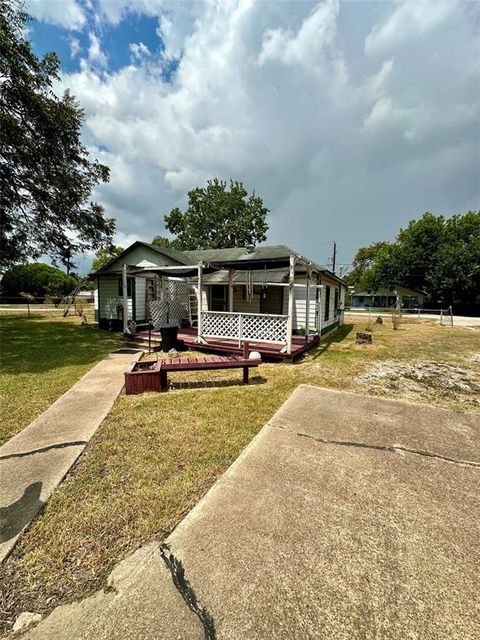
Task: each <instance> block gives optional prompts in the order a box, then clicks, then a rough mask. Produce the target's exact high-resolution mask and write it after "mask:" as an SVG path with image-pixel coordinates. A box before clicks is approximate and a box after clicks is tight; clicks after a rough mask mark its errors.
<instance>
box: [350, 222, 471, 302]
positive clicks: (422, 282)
mask: <svg viewBox="0 0 480 640" xmlns="http://www.w3.org/2000/svg"><path fill="white" fill-rule="evenodd" d="M378 244H380V243H376V245H371V246H370V247H366V248H364V249H361V250H359V252H357V255H359V253H360V252H363V251H367V252H368V250H369V249H373V259H372V260H371V261H370V262H369V263H368V266H367V268H366V269H365V270H364V272H363V274H362V278H361V283H362V287H361V288H365V289H367V291H370V292H373V291H376V290H377V289H379V288H380V287H392V286H394V285H402V286H405V287H409V288H411V289H415V290H419V291H423V292H424V293H425V294H426V296H427V301H428V302H430V303H433V304H438V303H441V304H443V305H449V304H455V305H458V304H460V305H467V306H468V305H475V304H480V211H469V212H468V213H465V214H463V215H460V214H457V215H453V216H451V217H450V218H445V217H444V216H436V215H434V214H433V213H430V212H427V213H425V214H424V215H423V216H422V217H421V218H419V219H418V220H412V221H411V222H410V223H409V224H408V226H407V227H406V228H405V229H401V230H400V232H399V233H398V235H397V237H396V238H395V240H394V242H392V243H383V246H382V247H380V248H379V250H378V251H375V249H374V247H376V246H377V245H378Z"/></svg>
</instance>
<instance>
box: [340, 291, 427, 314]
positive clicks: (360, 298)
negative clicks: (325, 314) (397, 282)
mask: <svg viewBox="0 0 480 640" xmlns="http://www.w3.org/2000/svg"><path fill="white" fill-rule="evenodd" d="M389 307H397V308H399V309H421V308H422V307H423V293H421V292H420V291H414V290H413V289H407V288H406V287H400V286H396V287H393V288H392V289H387V288H383V289H379V290H378V291H376V292H375V293H371V292H368V291H354V293H352V309H371V308H377V309H387V308H389Z"/></svg>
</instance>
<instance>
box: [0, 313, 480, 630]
mask: <svg viewBox="0 0 480 640" xmlns="http://www.w3.org/2000/svg"><path fill="white" fill-rule="evenodd" d="M360 320H361V321H360V323H358V324H357V325H356V326H354V325H353V324H350V325H347V326H344V327H342V328H341V329H340V330H339V331H338V332H337V333H335V334H333V335H330V336H329V337H326V338H325V339H324V341H323V342H322V344H321V345H320V346H318V347H317V348H316V349H314V350H312V351H311V352H310V353H309V354H308V355H307V356H306V357H305V358H303V359H302V360H301V361H300V362H299V363H297V364H285V363H281V364H280V363H275V364H270V363H265V364H263V365H262V366H261V367H259V368H258V369H254V370H252V372H251V374H252V380H253V381H254V382H255V384H252V385H249V386H248V387H245V386H242V385H241V384H238V383H239V381H240V377H241V372H240V371H236V370H233V371H207V372H181V373H178V374H175V375H173V376H171V380H172V381H173V390H171V391H169V392H168V393H163V394H145V395H142V396H121V397H119V399H118V400H117V402H116V404H115V406H114V408H113V410H112V411H111V413H110V414H109V416H108V417H107V418H106V420H105V421H104V422H103V424H102V426H101V427H100V429H99V430H98V431H97V433H96V435H95V436H94V438H93V439H92V441H91V443H90V445H89V446H88V447H87V449H86V451H85V453H84V455H83V456H82V457H81V459H80V461H79V462H78V464H77V465H76V467H75V468H74V469H73V471H72V472H71V473H70V474H69V476H68V477H67V479H66V480H65V482H64V483H63V484H62V485H61V486H60V487H59V488H58V490H57V491H55V493H54V495H53V496H52V498H51V500H50V501H49V503H48V504H47V506H46V508H45V509H44V511H43V513H42V514H41V515H40V516H39V517H38V518H36V520H35V521H34V522H33V524H32V526H31V527H30V529H29V530H28V531H27V533H26V534H25V535H23V536H22V538H21V540H20V542H19V544H18V546H17V547H16V549H15V550H14V552H13V555H12V556H11V558H10V559H9V561H8V562H7V563H6V565H5V567H4V580H3V587H2V588H1V589H0V610H2V611H3V612H4V613H3V622H4V624H8V623H11V622H12V621H13V620H14V618H15V616H16V615H18V613H20V612H21V611H23V610H30V611H40V612H47V611H48V610H50V609H52V608H53V607H54V606H55V605H56V604H58V603H59V602H64V601H67V600H71V599H75V598H79V597H81V596H83V595H85V594H86V593H87V592H89V591H92V590H94V589H96V588H98V587H99V586H100V585H101V584H102V581H103V580H104V578H105V576H106V575H108V573H109V572H110V571H111V569H112V567H113V566H114V565H115V564H116V563H117V562H118V561H119V560H121V559H122V558H124V557H125V556H126V555H128V553H130V552H131V551H132V550H133V549H135V548H136V547H138V546H139V545H141V544H142V543H144V542H145V541H147V540H149V539H151V538H158V539H163V538H164V537H166V535H167V534H168V532H170V531H171V530H172V529H173V528H174V527H175V525H176V524H177V523H178V522H179V521H180V520H181V519H182V517H183V516H184V514H185V513H186V512H187V511H188V510H189V509H191V508H192V506H193V505H194V504H195V503H196V502H197V501H198V500H199V498H200V497H201V496H202V495H204V493H205V492H206V491H207V490H208V489H209V487H210V486H211V485H212V484H213V483H214V481H215V479H216V478H218V476H220V475H221V474H222V473H223V472H224V471H225V469H226V468H227V467H228V466H229V465H230V464H231V463H232V462H233V461H234V460H235V459H236V457H237V456H238V454H239V453H240V452H241V450H242V449H243V448H244V447H245V446H246V445H247V444H248V443H249V442H250V440H251V439H252V437H253V436H254V435H255V434H256V433H257V432H258V430H259V429H260V428H261V427H262V425H263V424H265V422H266V421H267V420H268V419H269V418H270V417H271V416H272V415H273V413H275V411H276V410H277V409H278V407H279V406H280V404H281V403H282V402H283V401H284V400H286V398H287V397H288V396H289V395H290V393H291V392H292V390H293V389H294V388H295V387H296V386H297V385H298V384H301V383H308V384H313V385H318V386H325V387H331V388H337V389H348V390H358V389H359V388H360V387H359V382H358V380H356V379H357V378H358V376H361V375H362V374H364V373H365V372H367V371H369V370H371V369H372V366H374V365H375V363H377V362H380V361H385V360H386V359H389V360H393V361H395V362H400V363H405V362H407V361H408V362H412V360H416V361H425V360H428V361H435V362H442V363H447V364H452V365H453V364H455V363H456V362H457V361H458V359H459V358H462V359H463V360H462V366H464V367H465V368H468V367H469V366H471V367H476V366H477V364H476V363H475V362H474V361H473V360H471V358H472V355H473V354H474V353H476V352H477V353H478V338H479V337H480V332H473V331H468V330H465V329H460V328H455V327H454V328H453V329H452V328H448V327H439V326H438V325H434V324H429V323H424V322H422V323H419V324H415V323H409V324H405V325H402V326H401V327H400V329H399V330H397V331H394V330H393V329H392V327H391V324H386V325H376V326H375V327H374V329H373V339H374V344H373V345H372V346H364V347H361V346H356V345H355V344H354V337H355V331H356V330H362V328H363V325H364V321H363V319H360ZM153 357H154V356H153ZM469 358H470V360H469ZM468 363H470V364H468ZM212 384H216V385H217V386H215V387H212ZM181 385H184V386H185V385H190V388H189V389H185V388H180V387H181ZM194 385H196V386H197V387H198V388H192V387H193V386H194ZM372 386H373V388H372V389H369V391H371V392H373V393H382V394H386V395H391V396H392V395H393V396H394V397H397V392H396V390H389V389H385V388H384V387H382V386H381V385H380V384H378V385H376V383H375V382H374V383H373V385H372ZM363 388H365V387H363ZM411 399H413V400H417V401H420V402H421V401H424V399H423V397H422V396H421V394H418V395H416V396H415V395H414V397H413V398H411ZM429 399H430V400H431V402H432V403H434V404H436V405H437V406H442V407H447V408H455V409H458V410H462V411H472V412H478V413H480V409H479V408H478V406H473V405H472V404H471V405H468V406H467V405H465V404H464V403H463V402H462V400H461V399H458V398H455V397H450V396H449V397H445V395H444V394H442V393H440V392H438V390H433V392H432V395H431V397H430V398H429Z"/></svg>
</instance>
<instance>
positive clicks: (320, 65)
mask: <svg viewBox="0 0 480 640" xmlns="http://www.w3.org/2000/svg"><path fill="white" fill-rule="evenodd" d="M26 4H27V9H28V10H29V12H30V14H31V15H32V16H33V17H34V18H35V21H34V22H33V23H32V24H31V30H30V36H31V38H32V41H33V44H34V48H35V50H36V51H37V53H44V52H46V51H48V50H55V51H57V53H58V54H59V56H60V59H61V62H62V85H63V87H70V88H71V89H72V91H73V93H74V94H75V95H76V96H77V98H78V100H79V101H80V103H81V104H82V106H83V107H84V108H85V111H86V122H85V128H84V134H83V135H84V141H85V144H86V145H87V146H88V148H89V149H90V150H91V152H92V154H93V155H94V156H95V157H97V158H98V159H99V160H100V161H102V162H105V163H106V164H108V165H109V166H110V168H111V182H110V183H109V184H108V185H105V186H102V187H100V188H98V189H97V191H96V193H95V197H96V198H97V199H98V200H99V201H100V202H101V203H102V204H104V206H105V209H106V211H107V213H108V215H109V216H113V217H115V218H116V219H117V225H118V235H117V241H118V243H120V244H123V245H126V244H127V243H129V242H131V241H133V240H135V239H141V240H146V241H150V240H151V239H152V237H153V236H154V235H156V234H159V233H160V234H162V233H165V232H164V227H163V215H164V214H165V213H167V212H168V211H169V210H170V209H171V208H172V207H173V206H181V207H182V206H183V205H185V203H186V192H187V191H188V189H190V188H192V187H195V186H197V185H201V184H204V183H205V181H206V180H207V179H209V178H212V177H220V178H225V179H229V178H233V179H237V180H242V181H243V182H244V183H245V185H246V186H247V188H248V189H249V190H253V189H255V190H256V192H257V193H258V194H259V195H261V196H262V197H263V199H264V201H265V203H266V205H267V206H268V207H269V208H270V209H271V214H270V220H269V223H270V232H269V238H268V242H269V243H271V244H272V243H285V244H288V245H290V246H291V247H293V248H295V249H297V250H298V251H300V252H302V253H304V254H305V255H307V256H309V257H311V258H312V259H315V260H317V261H318V262H320V263H322V264H326V263H327V261H328V259H329V256H330V254H331V246H332V241H333V240H336V241H337V244H338V254H339V261H340V262H341V263H346V264H347V263H349V262H350V261H351V259H352V256H353V254H354V252H355V250H356V249H357V248H358V247H360V246H363V245H365V244H369V243H371V242H374V241H376V240H381V239H391V238H392V237H393V236H394V235H395V233H396V232H397V231H398V229H399V227H400V226H402V225H405V224H406V223H407V222H408V220H410V219H412V218H415V217H418V216H420V215H421V214H422V213H423V212H424V211H426V210H429V211H433V212H435V213H443V214H446V215H450V214H453V213H456V212H464V211H466V210H468V209H473V208H475V209H477V208H479V200H480V197H479V170H480V154H479V128H480V127H479V115H480V113H479V112H480V84H479V76H480V65H479V60H480V45H479V43H480V38H479V36H480V3H478V2H466V1H461V2H457V1H455V0H451V1H448V2H443V1H442V0H426V1H422V0H415V1H414V2H410V1H403V0H397V1H392V2H386V1H382V2H368V1H361V0H357V1H351V2H338V1H337V0H323V1H321V2H299V1H296V2H288V1H280V0H276V1H262V2H253V1H251V0H238V1H233V0H232V1H228V0H217V1H213V0H211V1H208V2H204V3H200V2H193V3H189V2H174V3H172V2H167V1H164V0H27V3H26Z"/></svg>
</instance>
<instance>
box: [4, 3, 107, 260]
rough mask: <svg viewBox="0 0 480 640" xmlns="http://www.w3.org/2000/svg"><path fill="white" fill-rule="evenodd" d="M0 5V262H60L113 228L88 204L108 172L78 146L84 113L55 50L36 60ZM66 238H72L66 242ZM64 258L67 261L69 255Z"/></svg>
mask: <svg viewBox="0 0 480 640" xmlns="http://www.w3.org/2000/svg"><path fill="white" fill-rule="evenodd" d="M20 6H21V5H19V3H17V2H13V1H12V0H0V76H1V82H0V218H1V219H0V244H1V256H0V265H1V266H3V267H5V266H10V265H12V264H14V263H16V262H22V261H26V260H28V259H31V258H38V257H39V256H40V255H42V254H49V255H51V256H52V258H59V259H60V260H64V259H65V247H67V248H69V255H70V256H71V255H74V254H75V253H79V252H81V251H84V250H85V249H91V248H94V249H96V248H98V247H100V246H102V245H104V244H105V243H107V242H109V241H110V239H111V237H112V234H113V231H114V228H115V223H114V221H113V220H112V219H108V218H106V217H105V216H104V213H103V209H102V207H101V206H100V205H99V204H98V203H95V202H92V201H90V195H91V191H92V189H93V187H94V186H95V185H97V184H98V183H100V182H107V181H108V179H109V169H108V167H106V166H105V165H103V164H100V163H99V162H98V161H96V160H95V161H91V160H90V159H89V156H88V152H87V150H86V148H85V147H84V146H83V145H82V144H81V142H80V132H81V127H82V123H83V120H84V113H83V110H82V109H81V108H80V106H79V105H78V103H77V102H76V100H75V99H74V97H73V96H72V95H70V93H69V92H68V91H66V92H65V93H64V95H63V97H62V98H59V97H57V96H56V95H55V93H54V92H53V89H52V86H53V83H54V82H55V81H57V80H58V79H59V75H58V70H59V60H58V58H57V56H56V54H55V53H47V54H46V55H45V56H44V57H43V58H41V59H40V58H38V57H37V56H36V55H35V54H34V53H33V51H32V48H31V45H30V42H29V41H28V40H27V38H26V34H27V33H28V29H27V26H28V20H29V17H28V15H27V14H26V13H25V12H23V11H22V10H21V9H20V8H19V7H20ZM72 238H75V239H74V240H72ZM69 259H70V258H69Z"/></svg>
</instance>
